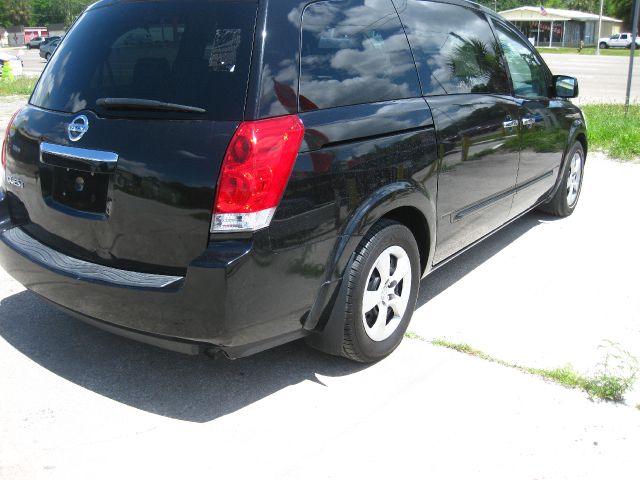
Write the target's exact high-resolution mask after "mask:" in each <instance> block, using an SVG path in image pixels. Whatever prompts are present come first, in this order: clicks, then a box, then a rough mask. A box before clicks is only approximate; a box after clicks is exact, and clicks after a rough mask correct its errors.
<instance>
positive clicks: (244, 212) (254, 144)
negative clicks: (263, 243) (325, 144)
mask: <svg viewBox="0 0 640 480" xmlns="http://www.w3.org/2000/svg"><path fill="white" fill-rule="evenodd" d="M303 136H304V125H303V124H302V121H301V120H300V119H299V118H298V116H297V115H287V116H284V117H276V118H269V119H266V120H257V121H252V122H242V123H241V124H240V126H239V127H238V129H237V130H236V133H235V134H234V135H233V138H232V139H231V142H230V143H229V146H228V147H227V152H226V154H225V156H224V161H223V163H222V170H221V172H220V178H219V180H218V190H217V192H216V201H215V205H214V207H213V222H212V224H211V231H212V232H240V231H245V232H246V231H254V230H259V229H261V228H264V227H267V226H269V224H270V223H271V219H272V218H273V214H274V213H275V211H276V207H277V206H278V204H279V203H280V200H281V199H282V194H283V193H284V189H285V187H286V186H287V182H288V181H289V176H290V175H291V170H292V168H293V163H294V162H295V159H296V157H297V155H298V150H299V149H300V143H301V142H302V137H303Z"/></svg>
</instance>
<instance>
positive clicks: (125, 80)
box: [31, 1, 256, 120]
mask: <svg viewBox="0 0 640 480" xmlns="http://www.w3.org/2000/svg"><path fill="white" fill-rule="evenodd" d="M255 16H256V4H254V3H249V2H215V3H214V2H205V1H197V2H182V1H167V2H135V3H129V2H126V3H124V2H123V3H117V4H114V5H111V6H106V7H100V8H94V9H91V10H89V11H88V12H86V13H85V14H84V15H83V16H82V18H81V19H80V21H79V22H78V23H77V24H76V26H75V27H74V28H73V29H72V30H71V32H69V34H68V35H67V36H66V38H65V39H64V41H63V42H62V43H61V45H60V48H58V50H57V51H56V55H55V56H54V57H53V59H52V61H51V63H50V65H49V66H48V68H47V69H46V71H45V72H44V74H43V77H42V80H41V81H40V82H39V84H38V86H37V87H36V90H35V92H34V94H33V97H32V99H31V103H32V104H34V105H36V106H38V107H41V108H46V109H50V110H56V111H61V112H69V113H75V112H78V111H80V110H84V109H90V110H96V111H98V112H100V113H103V114H105V115H113V114H116V113H117V114H118V115H122V112H113V111H109V112H101V111H100V110H101V109H100V107H99V106H97V105H96V101H97V100H98V99H100V98H135V99H144V100H158V101H161V102H168V103H176V104H181V105H188V106H193V107H198V108H202V109H205V110H206V111H207V113H206V114H205V115H200V114H196V116H197V118H209V119H215V120H239V119H242V117H243V113H244V103H245V96H246V88H247V82H248V77H249V63H250V59H251V47H252V43H253V32H254V26H255ZM125 113H126V112H125ZM131 114H135V112H131ZM145 115H147V113H146V112H145ZM154 115H158V116H160V117H165V116H167V115H173V116H176V115H177V116H179V117H180V118H181V117H182V116H185V114H182V113H181V114H176V113H169V112H159V113H155V114H154ZM186 115H187V116H189V115H191V116H193V115H194V114H186Z"/></svg>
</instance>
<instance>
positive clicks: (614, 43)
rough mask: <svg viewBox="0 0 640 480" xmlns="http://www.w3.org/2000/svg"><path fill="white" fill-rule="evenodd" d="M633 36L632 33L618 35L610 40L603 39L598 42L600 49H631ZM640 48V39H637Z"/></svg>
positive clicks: (637, 46)
mask: <svg viewBox="0 0 640 480" xmlns="http://www.w3.org/2000/svg"><path fill="white" fill-rule="evenodd" d="M632 38H633V34H631V33H616V34H615V35H611V36H610V37H608V38H601V39H600V40H598V43H599V44H600V48H616V47H618V48H631V41H632ZM639 47H640V38H638V37H636V48H639Z"/></svg>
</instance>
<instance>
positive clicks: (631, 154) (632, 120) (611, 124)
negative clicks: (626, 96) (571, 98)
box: [582, 104, 640, 160]
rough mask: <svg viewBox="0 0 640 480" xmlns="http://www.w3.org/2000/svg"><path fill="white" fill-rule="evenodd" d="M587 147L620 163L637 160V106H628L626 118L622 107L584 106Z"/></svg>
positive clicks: (639, 151)
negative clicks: (587, 138)
mask: <svg viewBox="0 0 640 480" xmlns="http://www.w3.org/2000/svg"><path fill="white" fill-rule="evenodd" d="M582 110H583V112H584V114H585V116H586V117H587V123H588V132H589V144H590V147H592V148H593V147H595V148H597V149H601V150H604V151H606V152H607V153H609V154H610V155H611V156H613V157H615V158H619V159H621V160H637V159H638V157H640V105H630V106H629V113H628V114H627V115H626V116H625V113H624V105H610V104H601V105H584V106H583V107H582Z"/></svg>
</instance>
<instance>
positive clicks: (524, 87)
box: [496, 24, 548, 98]
mask: <svg viewBox="0 0 640 480" xmlns="http://www.w3.org/2000/svg"><path fill="white" fill-rule="evenodd" d="M496 31H497V33H498V39H499V40H500V44H501V46H502V50H503V51H504V56H505V58H506V60H507V64H508V65H509V73H510V74H511V83H512V84H513V92H514V93H515V94H516V95H518V96H520V97H527V98H535V97H546V96H547V95H548V87H547V85H548V82H547V76H546V73H545V68H544V65H543V63H542V61H541V60H540V59H539V58H538V56H537V55H536V54H535V53H534V52H533V50H532V49H531V48H529V46H528V45H527V44H526V43H525V42H524V41H523V40H522V39H520V38H519V37H518V36H517V35H516V34H515V33H513V32H511V31H510V30H507V29H506V28H504V27H502V26H501V25H499V24H498V25H496Z"/></svg>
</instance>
